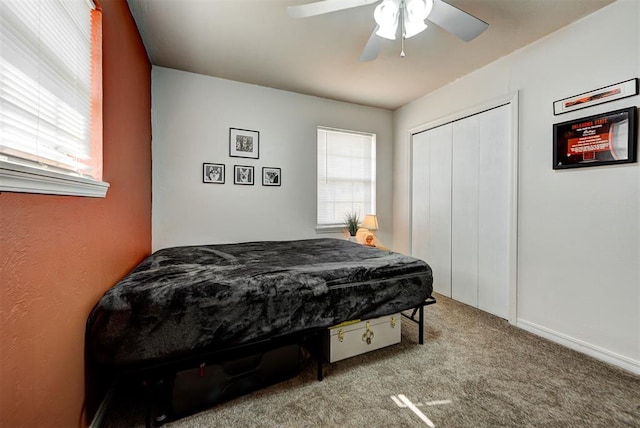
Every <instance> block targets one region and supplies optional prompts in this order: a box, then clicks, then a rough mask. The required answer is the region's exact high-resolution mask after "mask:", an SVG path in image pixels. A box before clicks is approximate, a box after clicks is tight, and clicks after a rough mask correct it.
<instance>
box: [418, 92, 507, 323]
mask: <svg viewBox="0 0 640 428" xmlns="http://www.w3.org/2000/svg"><path fill="white" fill-rule="evenodd" d="M511 114H512V113H511V105H510V104H507V105H504V106H501V107H496V108H493V109H491V110H487V111H484V112H482V113H478V114H475V115H472V116H468V117H465V118H463V119H460V120H456V121H453V122H450V123H448V124H446V125H442V126H439V127H437V128H432V129H430V130H427V131H424V132H421V133H419V134H414V135H413V138H412V144H413V145H412V168H413V169H412V171H413V172H412V174H413V176H412V189H413V190H412V234H411V240H412V254H413V255H414V256H416V257H419V258H422V259H424V260H425V261H427V263H429V265H431V267H432V269H433V274H434V290H435V291H436V292H437V293H440V294H443V295H445V296H450V297H452V298H453V299H455V300H458V301H460V302H463V303H466V304H468V305H470V306H474V307H477V308H479V309H482V310H484V311H487V312H490V313H492V314H494V315H497V316H500V317H503V318H508V317H509V286H510V283H509V272H510V270H509V269H510V266H511V265H510V263H512V260H513V259H512V257H511V255H510V245H509V243H510V239H511V238H510V230H511V222H512V221H513V220H512V219H511V210H512V208H513V206H512V204H513V203H515V202H513V201H511V199H510V198H511V193H510V192H511V188H510V185H511V177H512V173H511V168H512V167H515V166H514V165H512V164H511V162H512V149H511V132H512V131H511V130H512V124H511V120H512V119H511Z"/></svg>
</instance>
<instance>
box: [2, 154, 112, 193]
mask: <svg viewBox="0 0 640 428" xmlns="http://www.w3.org/2000/svg"><path fill="white" fill-rule="evenodd" d="M108 188H109V183H105V182H102V181H96V180H93V179H90V178H84V177H76V176H72V175H67V174H64V173H60V172H55V171H48V170H45V169H41V168H34V167H31V166H27V165H20V164H15V163H12V162H6V161H0V192H19V193H40V194H45V195H66V196H87V197H91V198H104V197H105V196H106V195H107V189H108Z"/></svg>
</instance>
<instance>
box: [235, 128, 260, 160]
mask: <svg viewBox="0 0 640 428" xmlns="http://www.w3.org/2000/svg"><path fill="white" fill-rule="evenodd" d="M259 147H260V133H259V132H258V131H250V130H248V129H238V128H229V156H231V157H235V158H252V159H258V157H259V153H260V151H259Z"/></svg>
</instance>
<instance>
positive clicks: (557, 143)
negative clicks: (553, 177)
mask: <svg viewBox="0 0 640 428" xmlns="http://www.w3.org/2000/svg"><path fill="white" fill-rule="evenodd" d="M637 116H638V113H637V109H636V107H629V108H625V109H621V110H615V111H610V112H608V113H602V114H597V115H594V116H589V117H584V118H581V119H576V120H571V121H568V122H563V123H556V124H554V125H553V169H564V168H578V167H584V166H597V165H611V164H618V163H631V162H636V153H637V150H636V149H637V138H636V135H637V129H636V125H637V123H638V120H637Z"/></svg>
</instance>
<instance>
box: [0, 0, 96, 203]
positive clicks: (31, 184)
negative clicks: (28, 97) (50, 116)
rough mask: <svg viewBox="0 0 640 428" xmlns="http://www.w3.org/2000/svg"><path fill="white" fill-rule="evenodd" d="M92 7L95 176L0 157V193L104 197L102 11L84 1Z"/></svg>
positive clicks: (92, 0) (91, 134)
mask: <svg viewBox="0 0 640 428" xmlns="http://www.w3.org/2000/svg"><path fill="white" fill-rule="evenodd" d="M84 1H86V2H87V4H88V5H89V6H91V5H93V6H94V8H93V9H92V10H91V12H90V19H91V41H90V43H91V59H90V62H91V65H90V66H91V80H92V81H91V100H90V102H91V109H92V114H91V118H90V122H89V127H90V131H89V141H88V145H90V147H91V151H92V153H95V155H96V160H95V161H94V162H95V167H94V168H95V175H94V177H90V176H81V175H80V174H78V173H76V172H74V171H68V170H63V169H58V168H55V167H52V166H47V165H44V164H41V163H39V162H34V161H30V160H26V159H20V158H13V157H11V156H7V155H5V154H0V192H16V193H36V194H46V195H62V196H86V197H94V198H104V197H105V196H106V194H107V190H108V188H109V183H107V182H104V181H102V167H103V152H102V8H101V6H100V3H99V2H98V1H95V0H84Z"/></svg>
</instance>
